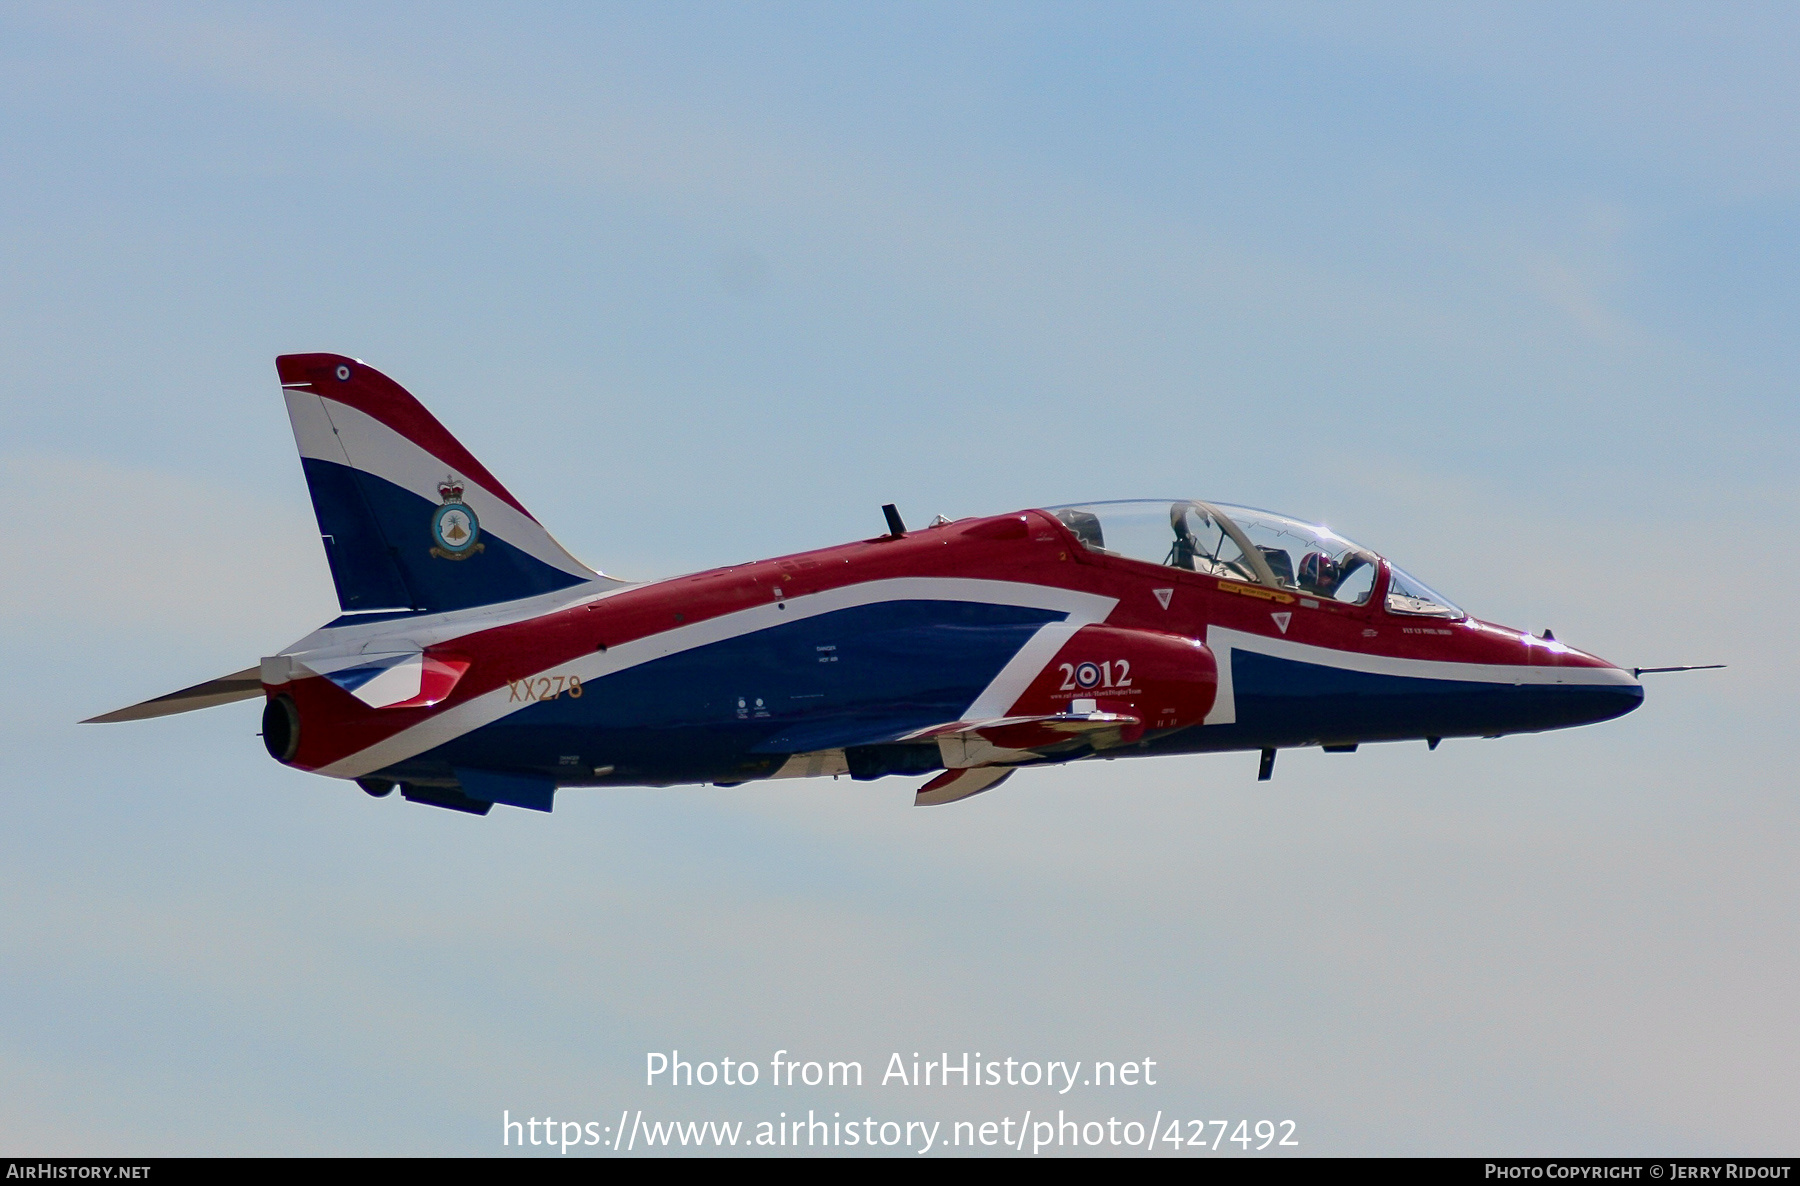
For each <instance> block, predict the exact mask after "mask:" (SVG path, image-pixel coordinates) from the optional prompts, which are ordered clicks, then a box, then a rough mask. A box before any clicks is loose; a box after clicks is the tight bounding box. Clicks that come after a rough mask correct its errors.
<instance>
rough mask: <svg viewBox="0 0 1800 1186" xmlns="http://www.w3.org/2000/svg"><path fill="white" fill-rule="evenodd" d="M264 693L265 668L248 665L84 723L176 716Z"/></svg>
mask: <svg viewBox="0 0 1800 1186" xmlns="http://www.w3.org/2000/svg"><path fill="white" fill-rule="evenodd" d="M262 694H263V686H262V674H261V669H260V668H257V667H246V668H245V669H244V670H242V671H234V672H232V673H231V674H230V675H224V676H220V677H219V678H218V679H209V680H207V681H206V682H205V683H203V684H195V685H194V686H193V687H191V688H183V689H181V691H179V692H170V693H169V694H168V695H167V696H158V697H156V699H154V700H146V701H144V702H143V703H142V704H133V705H132V706H131V707H130V708H120V709H115V710H114V711H112V712H108V713H102V714H101V715H99V716H97V717H89V718H88V719H87V720H85V721H83V722H81V723H82V724H84V725H110V724H113V723H114V722H116V721H143V720H148V719H149V718H151V717H167V716H174V715H175V714H176V713H178V712H193V711H194V710H195V709H197V708H211V707H212V706H213V705H215V704H230V703H231V702H232V701H233V700H249V699H250V698H251V697H254V696H260V695H262Z"/></svg>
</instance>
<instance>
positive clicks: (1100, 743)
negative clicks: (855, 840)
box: [93, 354, 1652, 815]
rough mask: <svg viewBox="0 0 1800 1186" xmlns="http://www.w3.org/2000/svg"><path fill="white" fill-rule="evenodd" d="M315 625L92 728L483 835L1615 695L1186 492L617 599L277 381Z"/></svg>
mask: <svg viewBox="0 0 1800 1186" xmlns="http://www.w3.org/2000/svg"><path fill="white" fill-rule="evenodd" d="M276 369H277V371H278V373H279V375H280V378H281V386H282V390H283V393H284V395H285V396H286V399H287V407H288V415H289V417H290V419H291V421H292V423H293V429H294V439H295V441H296V443H297V444H298V446H299V450H300V458H301V466H302V468H303V470H304V471H305V476H306V482H307V486H308V488H309V490H310V492H311V495H312V502H313V510H314V512H315V514H316V516H317V519H318V523H319V532H320V535H321V537H322V542H323V544H324V549H325V556H326V559H327V561H328V562H329V564H330V568H331V576H332V580H333V582H334V584H335V585H336V589H337V596H338V603H339V606H340V608H341V610H342V613H341V615H340V616H339V617H338V618H336V619H335V620H333V621H331V622H329V623H327V624H326V625H324V626H322V627H320V628H319V629H318V630H315V631H314V632H313V633H311V634H309V635H307V636H306V637H305V638H302V639H300V640H299V641H298V642H296V643H294V644H293V645H292V646H289V647H286V648H284V649H282V650H281V651H280V652H278V653H277V654H274V655H271V656H269V657H267V658H265V659H263V660H262V661H261V663H260V664H259V665H258V666H256V667H251V668H247V669H246V670H243V671H240V672H236V673H234V674H232V675H228V676H225V677H224V678H222V679H217V680H212V681H209V682H207V683H204V684H199V685H196V686H195V687H191V688H186V689H183V690H182V691H179V692H174V693H171V694H170V695H167V696H163V697H159V698H157V699H155V700H150V701H146V702H144V703H142V704H138V705H135V706H133V707H130V708H126V709H121V710H119V711H117V712H113V713H108V714H105V715H103V716H99V717H95V718H93V720H94V721H96V722H106V721H121V720H136V719H141V718H146V717H155V716H162V715H166V714H169V713H177V712H186V711H189V710H191V709H197V708H204V707H208V706H210V705H215V704H224V703H229V702H232V701H236V700H247V699H251V698H255V697H261V698H263V700H264V706H263V713H262V725H263V728H262V738H263V743H264V745H265V746H266V747H267V749H268V751H269V754H270V756H271V757H273V758H274V759H275V760H276V761H278V762H282V763H284V764H286V765H288V766H292V767H294V768H296V769H300V770H307V771H312V772H314V773H318V774H324V775H329V776H332V777H336V778H343V779H351V780H354V781H355V782H356V783H357V785H358V786H360V787H361V788H362V789H363V790H364V791H367V792H368V793H369V794H371V795H374V796H378V797H379V796H385V795H388V794H390V793H391V792H392V791H393V790H395V789H398V790H399V791H400V793H401V795H402V796H404V797H405V798H406V799H409V800H411V801H413V802H417V803H425V804H430V805H432V806H436V807H444V808H450V809H453V810H456V811H464V812H470V813H473V814H477V815H485V814H486V813H487V812H488V811H489V809H490V808H491V807H492V806H493V804H495V803H502V804H508V805H510V806H514V807H522V808H529V809H533V810H538V811H549V810H550V809H551V807H552V805H553V802H554V797H555V794H556V792H557V790H559V789H561V788H565V787H606V786H625V785H650V786H667V785H674V784H680V783H713V784H716V785H719V786H735V785H738V784H741V783H746V782H751V781H754V780H760V779H776V778H797V777H822V776H826V775H832V776H838V775H848V776H849V777H850V778H852V779H858V780H865V779H876V778H881V777H883V776H887V775H911V776H931V777H930V778H929V781H927V782H925V783H924V785H923V786H922V787H921V788H920V789H919V790H918V792H917V795H916V797H915V800H914V801H915V803H916V804H918V805H921V806H924V805H935V804H944V803H951V802H955V801H957V800H961V799H966V798H968V797H969V796H971V795H976V794H979V793H981V792H983V791H988V790H992V789H993V788H995V787H997V786H999V785H1000V784H1001V783H1002V782H1004V781H1005V780H1006V779H1007V778H1008V777H1010V776H1011V775H1012V774H1013V773H1015V772H1017V771H1019V770H1025V769H1028V768H1030V767H1033V766H1042V765H1047V764H1052V763H1061V762H1070V761H1078V760H1083V759H1094V758H1124V757H1154V756H1159V755H1166V754H1192V753H1205V752H1216V751H1225V750H1243V751H1252V752H1259V753H1260V755H1261V764H1260V768H1259V772H1258V777H1259V778H1262V779H1267V778H1269V777H1270V775H1271V773H1272V771H1273V767H1274V761H1275V755H1276V752H1277V751H1278V750H1281V749H1284V748H1291V747H1296V746H1320V747H1322V748H1324V749H1325V750H1327V751H1332V752H1342V751H1353V750H1355V749H1356V747H1357V746H1359V745H1362V744H1364V743H1368V742H1380V741H1401V740H1423V741H1425V742H1427V743H1428V744H1429V745H1431V746H1432V747H1433V748H1436V746H1437V744H1438V742H1439V740H1440V739H1442V738H1445V737H1497V736H1500V735H1502V734H1508V733H1524V732H1533V731H1538V730H1545V729H1559V728H1564V727H1567V726H1571V725H1582V724H1588V723H1590V722H1595V721H1603V720H1607V719H1609V718H1612V717H1617V716H1620V715H1622V714H1624V713H1627V712H1630V711H1631V710H1632V709H1634V708H1636V707H1637V706H1638V704H1639V703H1640V702H1641V701H1642V699H1643V688H1642V686H1641V685H1640V683H1639V681H1638V678H1637V676H1638V675H1639V674H1640V672H1642V671H1644V670H1652V669H1635V670H1624V669H1621V668H1618V667H1615V666H1613V665H1612V664H1610V663H1607V662H1605V661H1603V660H1601V659H1598V658H1596V657H1595V656H1593V655H1590V654H1586V653H1584V652H1582V651H1579V650H1575V649H1574V648H1572V647H1568V646H1565V645H1564V644H1562V643H1561V642H1559V641H1557V640H1556V639H1554V638H1553V637H1551V635H1550V632H1549V631H1545V632H1544V634H1543V635H1542V636H1541V637H1538V636H1533V635H1531V634H1530V633H1527V632H1524V631H1520V630H1513V629H1510V628H1507V627H1504V626H1497V625H1494V624H1492V623H1489V622H1484V621H1480V620H1478V619H1475V618H1472V617H1470V616H1469V615H1467V614H1465V613H1464V612H1463V611H1462V610H1461V609H1460V608H1459V607H1458V606H1456V605H1455V604H1454V603H1453V602H1452V601H1450V599H1449V598H1447V597H1445V596H1443V595H1442V594H1440V593H1438V592H1436V591H1435V590H1433V589H1432V588H1431V587H1430V586H1429V585H1426V584H1425V583H1424V582H1423V581H1420V580H1419V579H1417V578H1416V577H1414V576H1413V575H1411V574H1410V573H1407V572H1405V571H1402V570H1401V569H1400V568H1399V567H1398V566H1396V565H1394V564H1393V563H1391V562H1390V561H1388V560H1387V559H1385V558H1384V557H1382V556H1381V555H1380V554H1378V553H1376V552H1373V551H1371V550H1369V549H1368V548H1365V547H1363V546H1362V545H1360V544H1357V543H1354V542H1352V541H1350V540H1348V539H1345V538H1344V537H1343V536H1340V535H1338V534H1336V533H1335V532H1332V531H1330V530H1328V529H1326V528H1323V527H1319V526H1314V525H1312V524H1309V523H1305V522H1302V521H1300V520H1298V519H1293V518H1289V517H1287V516H1284V515H1277V514H1272V513H1270V512H1267V511H1260V510H1253V509H1250V508H1247V507H1240V506H1234V505H1228V504H1225V503H1218V502H1208V501H1203V500H1200V499H1195V498H1173V499H1158V500H1141V501H1123V502H1096V503H1087V504H1079V505H1068V506H1053V507H1041V508H1031V509H1027V510H1020V511H1014V512H1011V513H1009V514H1004V515H991V516H987V517H983V518H971V519H962V520H958V521H955V522H949V521H945V520H942V519H940V520H938V521H936V522H934V523H932V524H931V525H930V526H928V527H925V528H923V529H918V530H909V529H908V528H907V527H906V525H905V524H904V522H903V521H902V519H901V517H900V515H899V514H898V512H897V511H896V510H895V509H894V507H892V506H888V507H885V508H883V509H884V511H885V512H886V517H887V527H888V530H887V531H886V532H885V533H883V534H881V535H878V536H875V537H873V538H870V539H864V540H858V541H856V542H853V543H847V544H842V545H839V546H837V547H831V548H824V549H821V550H818V551H813V552H802V553H799V554H797V555H793V556H783V557H778V558H776V559H772V560H763V561H759V562H756V563H752V564H741V565H733V566H730V567H725V568H717V569H713V570H711V571H708V572H700V573H694V574H692V575H686V576H678V577H673V578H670V579H668V580H660V581H650V582H645V583H631V582H626V581H622V580H617V579H615V578H612V577H609V576H606V575H604V574H602V573H600V572H598V571H595V570H594V569H591V568H589V567H587V566H586V565H584V564H582V563H581V562H580V561H578V560H576V559H575V558H574V557H573V556H571V555H570V554H569V553H568V552H567V551H565V550H564V549H563V548H562V547H561V545H559V544H558V543H557V542H556V541H555V540H554V539H552V538H551V536H550V534H549V533H548V532H547V531H545V529H544V528H543V527H542V526H541V525H540V524H539V523H538V521H537V520H536V519H535V518H533V517H532V515H531V513H530V512H529V511H527V510H526V509H525V507H524V506H523V505H522V504H521V503H520V502H519V500H518V499H517V498H515V497H513V495H512V494H511V493H509V492H508V491H507V489H506V487H505V486H503V485H501V484H500V482H499V480H498V479H497V478H495V477H494V475H493V474H491V473H489V472H488V470H487V469H486V467H484V466H483V465H482V464H481V462H479V461H477V460H476V459H475V457H474V456H473V455H471V454H470V453H469V451H468V450H467V449H465V448H464V447H463V446H462V445H461V444H460V443H458V442H457V440H456V439H455V438H454V437H452V436H451V435H450V434H449V433H448V432H447V431H445V429H444V427H443V426H442V425H441V424H439V423H438V421H437V420H436V419H435V418H434V417H433V416H432V415H431V413H429V412H428V411H426V410H425V408H424V407H423V405H421V404H420V403H419V402H418V401H417V400H416V399H414V398H413V397H412V396H411V395H410V394H408V393H407V392H406V391H405V390H404V389H403V388H402V387H401V386H400V385H399V384H397V383H395V382H394V381H393V380H392V379H389V378H388V377H387V376H386V375H384V374H382V373H381V372H379V371H377V370H375V369H374V368H373V367H370V366H368V365H366V364H364V363H363V362H360V361H358V360H357V359H353V358H346V357H342V356H339V355H335V354H291V355H284V356H282V357H280V358H278V359H277V360H276Z"/></svg>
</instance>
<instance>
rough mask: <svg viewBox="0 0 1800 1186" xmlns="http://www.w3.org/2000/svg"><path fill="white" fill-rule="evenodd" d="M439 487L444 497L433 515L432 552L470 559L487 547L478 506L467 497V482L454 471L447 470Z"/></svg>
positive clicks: (442, 557) (439, 556) (449, 557)
mask: <svg viewBox="0 0 1800 1186" xmlns="http://www.w3.org/2000/svg"><path fill="white" fill-rule="evenodd" d="M437 491H438V498H439V499H441V500H442V501H441V502H440V503H439V505H438V509H437V510H436V511H435V512H433V514H432V516H431V540H432V545H431V554H432V555H433V556H436V557H437V558H438V559H440V560H467V559H468V558H469V557H471V556H473V555H474V554H475V553H477V552H480V551H484V550H485V549H486V548H487V545H486V544H484V543H482V542H481V538H480V537H481V521H480V520H479V519H477V518H476V517H475V508H474V507H471V506H469V505H468V504H467V503H465V502H464V501H463V484H462V483H461V482H459V481H457V479H456V476H455V475H454V474H446V475H444V480H443V481H441V482H439V483H438V484H437Z"/></svg>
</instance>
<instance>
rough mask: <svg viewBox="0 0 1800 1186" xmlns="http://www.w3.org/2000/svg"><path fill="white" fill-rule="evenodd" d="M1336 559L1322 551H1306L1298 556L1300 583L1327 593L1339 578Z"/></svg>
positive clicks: (1334, 586)
mask: <svg viewBox="0 0 1800 1186" xmlns="http://www.w3.org/2000/svg"><path fill="white" fill-rule="evenodd" d="M1341 575H1342V574H1341V573H1340V572H1339V570H1338V565H1337V561H1335V560H1333V559H1332V558H1331V557H1330V556H1327V555H1326V554H1325V553H1323V552H1308V553H1307V554H1306V555H1304V556H1302V557H1300V584H1301V585H1303V586H1306V587H1309V588H1313V589H1317V590H1319V591H1320V592H1321V593H1329V592H1331V591H1332V590H1333V589H1335V588H1336V587H1337V583H1338V581H1339V579H1340V578H1341Z"/></svg>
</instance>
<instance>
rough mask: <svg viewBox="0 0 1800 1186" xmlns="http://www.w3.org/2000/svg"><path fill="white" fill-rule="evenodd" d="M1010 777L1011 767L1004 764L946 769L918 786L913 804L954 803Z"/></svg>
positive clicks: (938, 804) (924, 805)
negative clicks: (970, 768) (966, 768)
mask: <svg viewBox="0 0 1800 1186" xmlns="http://www.w3.org/2000/svg"><path fill="white" fill-rule="evenodd" d="M1011 777H1012V769H1011V768H1010V767H1005V766H980V767H976V768H975V769H973V770H946V771H944V772H943V773H942V774H940V775H938V776H937V777H936V778H934V779H932V780H931V781H930V782H928V783H926V784H925V785H924V786H922V787H920V788H919V793H918V794H917V795H915V796H913V806H914V807H938V806H941V805H943V804H945V803H955V802H956V801H957V800H959V799H967V798H969V797H970V796H972V795H979V794H981V792H983V791H991V790H993V789H994V788H995V787H997V786H999V785H1000V784H1001V783H1003V782H1005V781H1006V780H1007V779H1009V778H1011Z"/></svg>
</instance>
